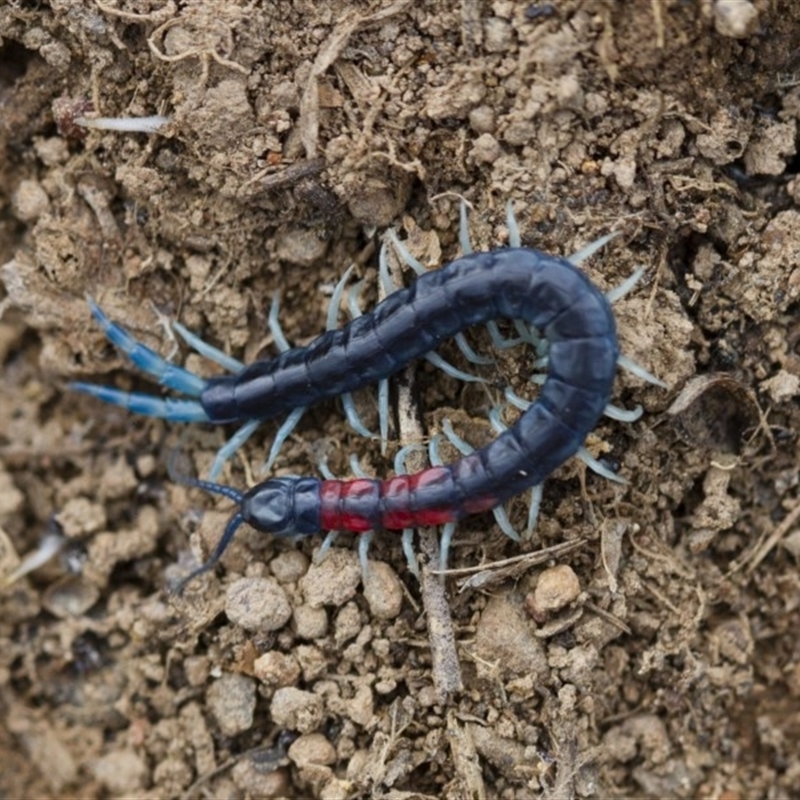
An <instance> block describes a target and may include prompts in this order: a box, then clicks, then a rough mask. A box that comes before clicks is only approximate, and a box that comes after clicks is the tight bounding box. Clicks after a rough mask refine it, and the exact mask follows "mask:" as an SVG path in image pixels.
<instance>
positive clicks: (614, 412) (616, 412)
mask: <svg viewBox="0 0 800 800" xmlns="http://www.w3.org/2000/svg"><path fill="white" fill-rule="evenodd" d="M603 414H605V416H607V417H608V418H609V419H613V420H616V421H617V422H636V420H637V419H639V418H640V417H641V416H642V414H644V409H643V408H642V407H641V406H636V407H635V408H631V409H627V408H620V407H619V406H615V405H613V404H612V403H609V404H608V405H607V406H606V407H605V408H604V409H603Z"/></svg>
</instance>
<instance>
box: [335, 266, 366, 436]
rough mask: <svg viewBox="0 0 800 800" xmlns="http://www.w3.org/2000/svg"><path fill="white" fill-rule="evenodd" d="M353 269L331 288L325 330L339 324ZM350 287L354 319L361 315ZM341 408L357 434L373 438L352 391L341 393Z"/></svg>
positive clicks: (349, 307)
mask: <svg viewBox="0 0 800 800" xmlns="http://www.w3.org/2000/svg"><path fill="white" fill-rule="evenodd" d="M353 269H355V264H351V265H350V266H349V267H348V268H347V270H346V271H345V273H344V275H342V277H341V278H340V279H339V282H338V283H337V284H336V288H335V289H334V290H333V295H332V296H331V302H330V303H329V304H328V318H327V321H326V323H325V329H326V330H329V331H332V330H335V329H336V328H337V327H338V325H339V319H338V318H339V306H340V305H341V302H342V295H343V294H344V288H345V286H346V285H347V279H348V278H349V277H350V274H351V273H352V272H353ZM362 284H363V281H359V282H358V283H357V284H356V287H358V289H360V288H361V285H362ZM356 287H352V288H356ZM352 288H351V290H349V291H348V292H347V308H348V311H349V312H350V315H351V316H352V317H353V319H355V318H356V317H360V316H361V309H360V308H359V307H358V302H357V299H356V298H355V297H354V296H353V294H352ZM342 408H343V409H344V415H345V417H346V418H347V422H348V424H349V425H350V427H351V428H352V429H353V430H354V431H355V432H356V433H357V434H359V435H360V436H364V437H366V438H367V439H372V438H374V436H375V434H374V433H373V432H372V431H371V430H369V428H367V426H366V425H365V424H364V422H363V420H362V419H361V417H360V415H359V413H358V411H357V410H356V404H355V400H353V394H352V392H345V393H344V394H343V395H342Z"/></svg>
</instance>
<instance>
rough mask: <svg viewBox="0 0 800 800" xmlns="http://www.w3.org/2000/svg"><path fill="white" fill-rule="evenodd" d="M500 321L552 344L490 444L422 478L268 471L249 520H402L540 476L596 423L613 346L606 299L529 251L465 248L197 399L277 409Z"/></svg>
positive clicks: (558, 263)
mask: <svg viewBox="0 0 800 800" xmlns="http://www.w3.org/2000/svg"><path fill="white" fill-rule="evenodd" d="M497 317H507V318H511V319H523V320H526V321H527V322H529V323H531V324H533V325H534V326H536V327H537V328H538V329H540V330H542V331H543V332H544V334H545V335H546V337H547V339H548V342H549V368H548V374H547V379H546V381H545V383H544V385H543V387H542V390H541V393H540V395H539V397H538V399H537V401H536V402H535V403H534V404H533V405H532V406H531V407H530V408H529V409H528V410H527V411H526V412H524V413H523V414H522V415H521V417H520V418H519V420H518V421H517V422H516V424H515V425H513V426H512V427H511V428H509V429H508V430H507V431H506V432H504V433H503V434H501V435H500V436H498V437H497V438H496V439H495V440H494V441H493V442H491V443H490V444H488V445H487V446H486V447H483V448H481V449H480V450H476V451H475V452H473V453H471V454H470V455H467V456H465V457H464V458H461V459H459V460H458V461H455V462H454V463H452V464H450V465H447V466H443V467H434V468H431V469H427V470H424V471H423V472H420V473H417V474H416V475H400V476H397V477H395V478H391V479H388V480H369V479H358V480H354V481H332V480H317V479H314V478H279V479H272V480H268V481H265V482H264V483H261V484H259V485H257V486H255V487H253V488H252V489H250V490H249V491H248V492H246V493H245V494H244V495H243V496H242V497H243V499H242V501H241V512H242V517H243V519H244V520H246V521H247V522H249V523H250V524H252V525H253V526H254V527H256V528H259V529H260V530H264V531H267V532H270V533H274V534H278V535H281V534H288V533H295V534H310V533H314V532H317V531H321V530H337V529H347V530H352V531H366V530H371V529H401V528H407V527H413V526H415V525H430V524H440V523H443V522H448V521H453V520H456V519H459V518H460V517H463V516H465V515H467V514H471V513H477V512H479V511H484V510H487V509H489V508H493V507H494V506H496V505H498V504H500V503H502V502H503V501H504V500H506V499H508V498H509V497H512V496H513V495H516V494H518V493H520V492H521V491H522V490H524V489H526V488H528V487H530V486H533V485H536V484H538V483H541V482H542V481H543V480H544V479H545V477H546V476H547V475H549V474H550V473H551V472H552V471H553V470H554V469H556V468H557V467H558V466H559V465H560V464H562V463H563V462H564V461H565V460H566V459H568V458H569V457H570V456H572V455H574V454H575V452H576V451H577V450H578V449H579V447H580V446H581V444H582V443H583V441H584V439H585V438H586V436H587V434H588V433H589V432H590V431H591V430H592V428H594V426H595V425H596V423H597V420H598V419H599V417H600V415H601V414H602V412H603V409H604V408H605V407H606V405H607V404H608V402H609V399H610V396H611V389H612V384H613V381H614V373H615V368H616V362H617V358H618V356H619V348H618V345H617V338H616V330H615V323H614V315H613V313H612V311H611V307H610V304H609V302H608V300H607V299H606V297H605V296H604V295H603V294H602V293H601V292H600V291H599V290H598V289H597V288H595V287H594V286H593V284H592V283H591V282H590V281H589V280H588V278H586V276H585V275H583V273H582V272H580V271H579V270H578V269H577V268H575V267H574V266H572V265H571V264H570V263H569V262H568V261H566V260H565V259H562V258H559V257H554V256H549V255H546V254H544V253H541V252H539V251H536V250H528V249H508V250H498V251H494V252H491V253H481V254H475V255H470V256H466V257H464V258H461V259H458V260H457V261H454V262H452V263H450V264H448V265H447V266H445V267H444V268H442V269H441V270H438V271H434V272H430V273H427V274H425V275H423V276H422V277H420V278H419V279H418V280H417V281H416V282H415V283H414V284H413V285H412V286H410V287H408V288H406V289H401V290H400V291H398V292H395V293H394V294H392V295H390V296H389V297H388V298H387V299H386V300H384V301H383V302H382V303H380V304H379V305H378V306H377V307H376V309H375V311H374V312H373V313H372V314H368V315H365V316H363V317H359V318H358V319H356V320H354V321H353V322H351V323H350V324H349V325H347V326H346V327H345V328H343V329H341V330H337V331H331V332H329V333H326V334H324V335H323V336H321V337H320V338H319V339H317V340H316V341H315V342H313V343H312V344H311V345H310V346H309V347H307V348H296V349H294V350H290V351H288V352H286V353H284V354H283V355H282V356H280V357H278V358H276V359H273V360H270V361H261V362H257V363H255V364H253V365H251V366H250V367H247V368H246V369H245V370H244V371H242V372H241V373H239V374H238V375H234V376H231V377H223V378H215V379H213V380H211V381H209V386H208V388H207V389H206V390H205V391H204V392H203V393H202V395H201V402H202V403H203V407H204V408H205V410H206V412H207V413H208V415H209V417H211V418H212V419H215V420H220V421H227V420H235V419H242V418H258V417H267V416H272V415H274V414H277V413H280V412H283V411H287V410H289V409H291V408H293V407H295V406H297V405H307V404H310V403H313V402H316V401H318V400H321V399H322V398H324V397H329V396H333V395H338V394H341V393H343V392H349V391H353V390H355V389H357V388H359V387H361V386H363V385H365V384H368V383H372V382H375V381H377V380H379V379H381V378H384V377H386V376H388V375H391V374H393V373H395V372H397V371H398V370H399V369H401V368H402V367H403V366H404V365H405V364H406V363H407V362H409V361H410V360H412V359H414V358H416V357H418V356H421V355H423V354H425V353H427V352H429V351H430V350H433V349H434V348H435V347H436V346H437V345H438V344H439V343H440V342H441V341H442V340H443V339H445V338H447V337H449V336H452V335H454V334H455V333H457V332H458V331H460V330H462V329H464V328H466V327H468V326H470V325H474V324H477V323H481V322H485V321H487V320H490V319H494V318H497ZM201 484H202V482H199V483H198V485H201ZM206 488H208V487H207V486H206Z"/></svg>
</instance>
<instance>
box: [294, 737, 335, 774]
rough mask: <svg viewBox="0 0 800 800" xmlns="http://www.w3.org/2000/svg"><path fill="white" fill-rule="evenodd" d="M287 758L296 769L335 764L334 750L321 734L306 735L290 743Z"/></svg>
mask: <svg viewBox="0 0 800 800" xmlns="http://www.w3.org/2000/svg"><path fill="white" fill-rule="evenodd" d="M289 758H290V759H291V760H292V761H294V763H295V764H297V766H298V767H305V766H307V765H308V764H324V765H330V764H335V763H336V748H335V747H334V746H333V745H332V744H331V743H330V742H329V741H328V740H327V739H326V738H325V737H324V736H323V735H322V734H321V733H307V734H304V735H303V736H301V737H300V738H298V739H296V740H295V741H294V742H293V743H292V746H291V747H290V748H289Z"/></svg>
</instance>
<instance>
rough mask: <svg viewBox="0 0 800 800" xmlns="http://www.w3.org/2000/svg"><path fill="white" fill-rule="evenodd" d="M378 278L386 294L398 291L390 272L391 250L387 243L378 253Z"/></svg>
mask: <svg viewBox="0 0 800 800" xmlns="http://www.w3.org/2000/svg"><path fill="white" fill-rule="evenodd" d="M378 277H379V278H380V282H381V287H382V288H383V291H384V293H385V294H393V293H394V292H396V291H397V286H396V285H395V282H394V281H393V280H392V275H391V273H390V272H389V248H388V247H387V245H386V242H384V243H383V244H382V245H381V249H380V251H379V252H378Z"/></svg>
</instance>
